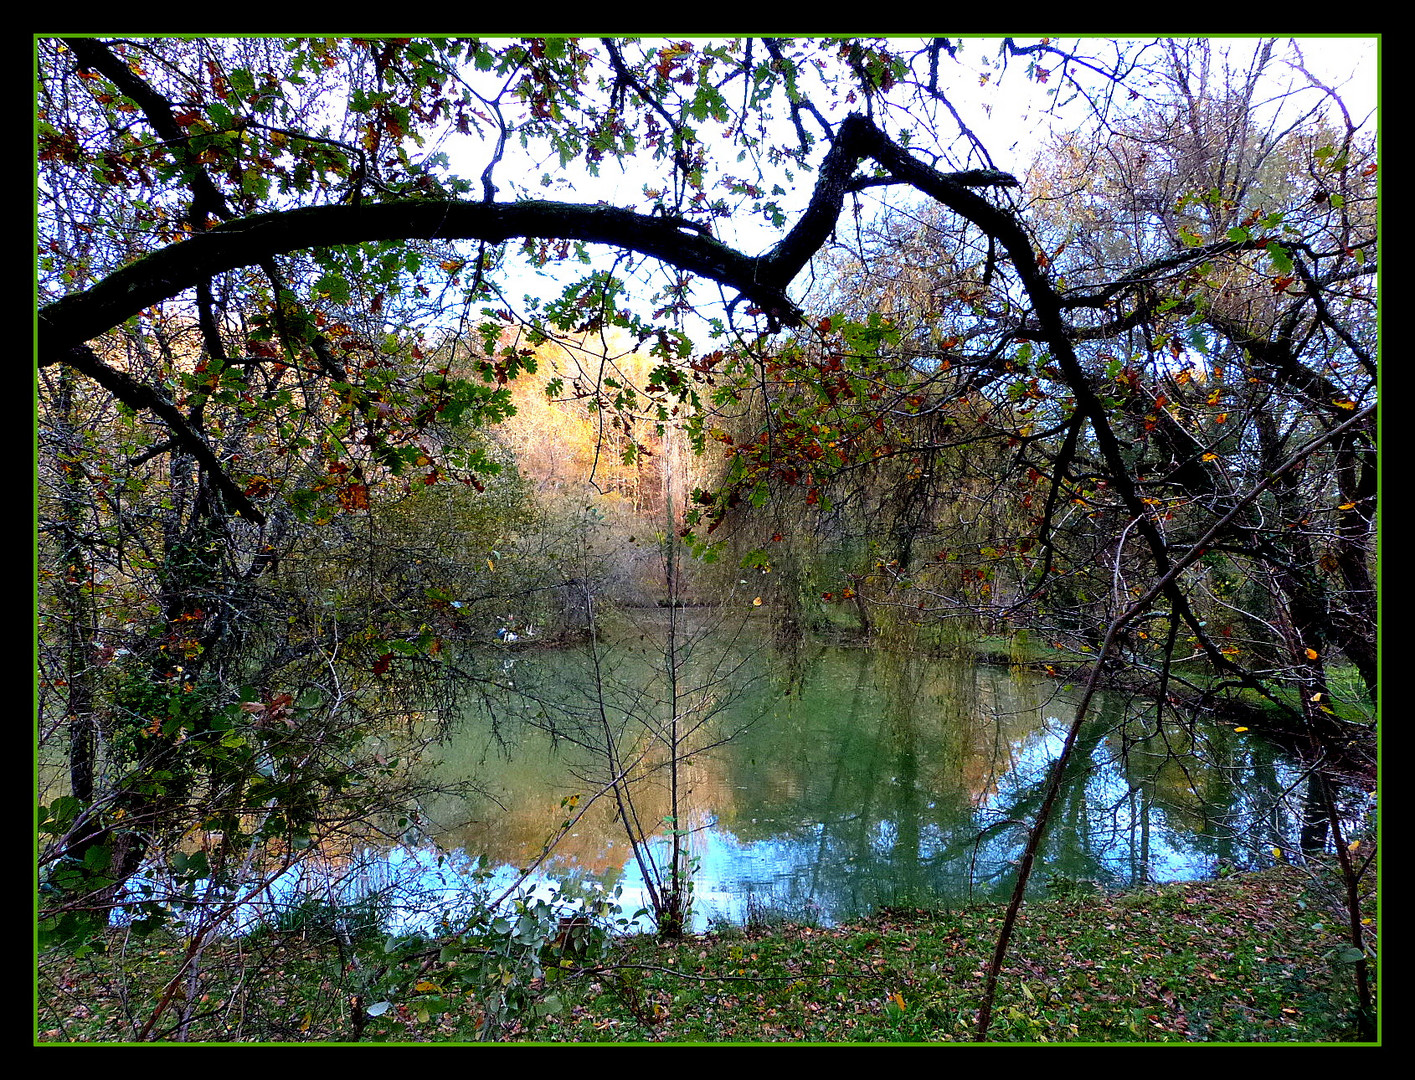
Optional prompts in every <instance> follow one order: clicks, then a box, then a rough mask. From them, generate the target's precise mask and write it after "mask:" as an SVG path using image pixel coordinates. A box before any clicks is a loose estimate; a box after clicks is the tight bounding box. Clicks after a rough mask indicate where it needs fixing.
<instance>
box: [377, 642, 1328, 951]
mask: <svg viewBox="0 0 1415 1080" xmlns="http://www.w3.org/2000/svg"><path fill="white" fill-rule="evenodd" d="M661 629H662V628H661V627H657V628H651V629H649V630H646V631H643V632H641V633H639V634H638V635H635V634H633V633H630V634H626V635H622V637H621V640H619V641H618V642H617V643H615V644H613V645H603V643H601V645H603V648H602V650H601V651H600V653H599V656H598V661H599V666H598V668H596V666H595V663H594V659H593V657H592V656H591V655H590V653H589V652H588V650H585V649H568V650H553V649H536V648H523V649H519V650H503V651H500V652H497V653H495V654H491V655H488V656H484V657H482V658H481V659H482V665H481V666H482V668H483V669H484V670H486V671H487V672H489V673H490V674H489V677H488V681H487V682H486V683H485V684H484V685H480V686H479V687H478V693H477V694H476V695H474V696H475V698H476V701H475V704H474V705H472V706H469V707H468V709H467V711H466V714H465V715H464V716H463V717H462V718H461V720H460V722H459V724H458V725H457V726H456V729H455V737H454V738H453V739H452V740H451V741H450V742H449V743H448V744H447V745H445V746H444V747H443V749H442V752H441V758H440V760H439V761H438V762H437V763H436V764H435V766H434V767H435V768H436V769H437V770H438V772H439V774H440V775H441V776H443V777H445V778H447V779H449V780H456V779H468V778H472V779H475V780H476V781H477V783H478V784H479V785H480V786H481V788H482V791H483V794H482V795H480V796H478V797H475V798H472V799H470V800H465V801H464V800H455V801H454V800H447V801H444V802H441V803H429V804H427V805H425V806H423V807H421V808H419V820H420V822H421V824H422V830H423V835H424V837H425V839H426V840H428V841H433V842H435V847H434V846H432V845H431V844H429V845H427V846H422V847H418V846H416V845H414V846H411V847H406V848H404V849H403V850H401V851H397V852H394V853H392V854H391V855H390V856H389V858H390V859H391V860H392V861H393V862H395V863H398V864H400V865H402V866H403V867H404V868H405V869H407V868H412V869H414V870H417V869H418V868H422V869H423V870H424V871H425V872H427V873H434V872H435V875H436V876H437V881H439V882H442V883H443V885H444V886H445V888H446V890H447V891H448V893H449V895H450V894H453V893H455V892H456V880H455V874H456V871H455V870H453V869H450V868H454V867H456V866H458V865H461V866H464V867H465V866H467V865H469V864H472V863H474V864H476V865H479V866H480V867H482V869H483V870H484V871H489V872H490V873H491V874H492V877H493V879H494V880H495V881H496V882H497V883H507V884H509V883H511V882H513V881H514V880H516V879H517V877H518V873H519V871H520V870H523V869H525V868H528V867H532V866H534V867H535V868H536V869H535V872H534V873H533V874H532V875H531V876H530V877H529V878H528V879H527V880H528V883H529V884H531V885H538V886H540V887H542V888H546V887H548V886H549V885H550V883H564V882H567V881H568V882H571V883H572V886H580V885H585V884H592V883H598V884H601V885H603V886H604V887H606V888H609V889H613V888H615V887H618V888H619V889H620V890H621V892H622V898H621V903H622V904H623V905H624V907H625V909H626V912H628V913H632V912H633V911H634V910H635V909H636V908H638V907H640V906H641V905H642V906H647V904H645V903H644V896H645V892H644V879H643V875H642V873H641V872H640V869H639V867H638V864H637V861H636V859H635V858H634V857H633V852H632V849H631V846H630V844H629V843H628V840H627V835H626V831H625V828H624V826H623V824H622V822H621V820H620V819H619V817H618V815H617V814H616V811H615V805H614V801H613V800H612V799H611V798H609V797H607V796H600V795H599V793H600V792H601V790H602V789H603V787H604V784H605V781H606V780H607V778H608V777H609V775H610V771H611V768H610V759H609V757H608V756H607V754H606V747H607V746H613V747H614V749H615V752H616V754H617V755H618V756H617V757H616V758H615V759H614V760H616V761H618V762H619V763H620V765H621V768H630V767H632V768H633V770H634V775H635V776H636V777H637V779H635V781H634V782H633V784H632V786H631V787H630V792H631V795H632V799H633V812H634V814H635V815H636V817H637V819H638V821H639V822H640V823H648V827H649V828H650V829H651V827H652V825H653V823H662V822H664V819H665V818H668V817H669V815H670V807H671V803H670V801H669V792H668V787H669V770H668V769H667V767H666V764H665V763H666V760H667V758H668V757H669V755H668V753H667V751H666V749H665V743H664V739H665V738H666V737H667V733H668V731H669V730H670V729H669V721H670V719H671V718H672V716H673V715H674V709H673V708H672V706H671V702H672V701H674V700H677V701H678V708H677V716H678V721H679V722H678V727H677V732H678V736H679V739H680V742H679V746H680V749H681V751H682V752H681V754H680V760H681V762H682V764H681V766H680V769H679V791H680V803H679V806H680V811H679V822H678V823H679V827H680V828H681V829H682V830H683V831H684V832H685V833H686V843H687V846H688V849H689V851H690V853H691V860H692V861H691V866H692V872H693V889H694V898H693V925H694V927H695V928H696V929H702V928H705V927H706V926H708V925H710V924H711V923H712V922H713V921H715V920H731V921H734V922H742V921H744V920H747V919H751V918H760V917H770V916H773V915H784V916H787V917H794V918H807V919H811V920H814V921H817V922H820V923H823V924H829V923H832V922H839V921H842V920H845V919H848V918H850V917H852V916H854V915H857V914H861V913H865V912H868V911H869V910H871V909H873V908H875V907H877V906H880V905H898V904H908V903H931V904H936V903H940V902H942V903H950V902H964V901H966V900H967V899H969V898H974V897H976V898H982V897H996V896H998V895H1001V894H1004V893H1005V892H1006V891H1008V890H1009V889H1010V888H1011V885H1012V883H1013V881H1014V880H1015V878H1014V873H1015V866H1014V860H1015V859H1017V858H1019V857H1020V854H1021V851H1022V846H1023V844H1024V842H1025V836H1026V826H1027V824H1028V823H1030V822H1031V820H1032V819H1033V818H1034V816H1035V812H1036V809H1037V806H1038V804H1039V802H1040V797H1041V790H1042V785H1043V783H1044V781H1045V778H1046V773H1047V769H1048V766H1049V765H1050V763H1051V761H1052V760H1053V759H1054V758H1055V756H1056V754H1057V753H1058V752H1059V749H1060V746H1061V742H1062V739H1063V737H1064V734H1065V731H1066V729H1067V727H1068V726H1069V725H1070V723H1071V721H1072V719H1073V717H1074V701H1075V700H1076V698H1077V697H1078V695H1079V688H1078V687H1073V686H1069V685H1067V684H1065V683H1063V682H1060V681H1058V680H1056V679H1053V678H1048V677H1043V676H1039V675H1037V674H1034V673H1031V672H1025V671H1022V670H1020V669H1008V668H1004V667H993V666H983V665H975V664H970V663H963V662H958V661H950V660H940V659H933V658H927V657H923V656H918V655H911V654H908V653H903V652H890V651H885V650H882V649H877V648H860V647H839V646H837V647H828V646H816V647H809V646H806V647H798V648H797V649H796V650H795V652H794V654H792V655H790V656H782V655H781V654H780V653H779V651H777V650H773V649H772V648H770V647H768V646H767V645H766V644H765V643H764V639H763V637H761V636H760V635H757V634H755V633H751V632H750V631H751V628H750V627H749V628H748V631H749V633H747V634H746V635H743V634H741V633H738V634H734V635H721V634H718V636H712V635H705V634H704V635H699V636H697V637H696V638H693V637H691V635H688V634H685V635H684V637H685V639H686V643H685V642H684V639H680V645H681V646H682V648H681V650H680V652H679V654H678V656H679V660H680V665H679V666H678V667H677V669H676V671H675V675H676V691H674V690H672V689H670V684H669V681H668V679H667V676H666V664H665V659H664V656H663V649H662V646H663V638H662V635H661V634H660V633H658V632H656V631H658V630H661ZM699 629H701V628H699ZM675 693H676V698H675ZM1093 716H1094V719H1093V721H1092V722H1090V723H1089V724H1088V726H1087V728H1086V730H1085V732H1084V734H1083V737H1082V739H1081V741H1080V742H1079V743H1078V746H1077V750H1076V755H1075V758H1074V766H1073V768H1072V770H1071V771H1070V775H1069V781H1068V784H1067V787H1066V790H1065V792H1064V794H1063V796H1062V799H1061V801H1060V802H1059V804H1058V806H1057V808H1056V810H1055V812H1054V818H1053V823H1052V826H1051V828H1050V830H1049V833H1048V836H1047V837H1046V840H1045V843H1044V846H1043V849H1042V852H1041V857H1040V860H1039V864H1038V869H1037V872H1036V873H1035V874H1034V875H1033V881H1034V883H1035V884H1036V887H1037V888H1038V889H1039V890H1045V889H1046V888H1048V887H1052V888H1056V887H1065V886H1066V884H1068V883H1070V882H1076V881H1084V882H1095V883H1097V884H1100V885H1103V886H1107V887H1114V886H1119V885H1125V884H1130V883H1135V882H1139V881H1146V880H1153V881H1165V880H1175V879H1185V878H1197V877H1204V876H1208V875H1211V874H1213V873H1214V872H1215V871H1216V870H1217V869H1218V868H1219V867H1220V866H1221V865H1225V864H1228V865H1234V866H1241V867H1253V866H1259V865H1264V864H1266V863H1269V862H1271V861H1272V860H1273V859H1274V858H1275V857H1293V855H1294V849H1295V847H1296V844H1297V836H1298V833H1299V831H1300V825H1301V813H1300V806H1298V805H1295V803H1294V802H1293V798H1294V794H1300V785H1299V784H1298V779H1299V777H1300V773H1299V771H1298V770H1297V769H1296V768H1295V767H1294V766H1293V765H1292V764H1290V763H1289V762H1287V761H1285V760H1284V759H1283V758H1282V756H1281V755H1280V754H1279V753H1278V752H1277V751H1276V750H1274V749H1273V748H1271V747H1270V746H1268V745H1267V744H1265V743H1263V742H1262V741H1260V740H1258V739H1255V738H1252V737H1250V736H1247V735H1245V734H1241V733H1237V732H1235V731H1234V730H1233V729H1232V728H1231V727H1225V726H1211V725H1204V724H1199V723H1196V722H1194V721H1192V720H1188V719H1185V718H1177V717H1173V716H1167V717H1166V718H1165V719H1164V720H1163V722H1162V723H1159V724H1157V723H1156V720H1155V717H1154V712H1153V707H1152V706H1151V705H1150V704H1149V703H1147V702H1145V701H1143V700H1139V699H1132V698H1130V697H1129V696H1127V695H1120V694H1109V695H1102V697H1101V698H1100V700H1099V701H1098V702H1097V703H1096V705H1094V706H1093ZM635 762H637V763H638V764H637V765H634V764H633V763H635ZM586 806H588V810H586ZM582 811H583V814H582V816H578V817H577V815H580V813H581V812H582ZM570 818H576V820H575V822H574V825H573V826H572V827H571V828H570V829H569V831H568V833H567V834H566V835H564V836H563V838H561V839H560V840H559V842H558V843H557V844H556V845H555V847H554V849H553V851H552V852H551V853H550V855H549V856H548V857H545V858H543V859H542V858H541V856H542V853H543V851H544V849H545V846H546V844H547V841H548V840H550V838H551V837H552V836H554V835H556V833H557V830H558V828H559V826H560V825H561V823H563V822H565V821H566V820H567V819H570ZM669 827H670V826H669V825H668V824H666V823H665V824H662V825H661V826H660V827H659V829H658V833H659V836H658V838H657V839H656V840H654V841H653V842H652V843H651V844H650V851H651V853H652V854H653V856H654V857H655V858H657V859H658V860H659V861H660V864H661V863H662V862H663V861H664V860H665V858H666V855H665V853H666V845H667V840H666V836H667V830H668V828H669ZM1275 849H1276V851H1278V852H1282V853H1283V854H1282V856H1275V854H1274V850H1275ZM433 851H440V852H443V853H446V852H455V853H457V856H458V859H465V860H466V861H463V862H461V863H459V862H458V861H457V860H456V859H454V860H453V861H451V862H449V861H448V860H447V859H445V858H442V859H440V860H438V859H436V858H434V856H433V855H432V854H431V853H432V852H433ZM449 874H451V875H452V876H451V877H450V878H449V876H448V875H449Z"/></svg>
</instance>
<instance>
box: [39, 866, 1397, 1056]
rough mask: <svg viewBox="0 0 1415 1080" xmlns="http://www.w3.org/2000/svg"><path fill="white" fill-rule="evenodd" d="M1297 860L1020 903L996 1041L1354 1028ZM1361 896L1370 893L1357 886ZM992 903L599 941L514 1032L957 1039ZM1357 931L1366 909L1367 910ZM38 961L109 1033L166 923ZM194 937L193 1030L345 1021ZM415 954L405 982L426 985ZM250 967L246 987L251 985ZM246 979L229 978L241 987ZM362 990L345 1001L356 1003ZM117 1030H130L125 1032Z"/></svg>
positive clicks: (58, 1007) (331, 996)
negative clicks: (102, 946)
mask: <svg viewBox="0 0 1415 1080" xmlns="http://www.w3.org/2000/svg"><path fill="white" fill-rule="evenodd" d="M1318 884H1319V882H1318V879H1314V878H1313V877H1311V876H1309V875H1308V874H1306V873H1303V872H1300V871H1298V870H1295V869H1292V868H1288V867H1281V868H1278V869H1275V870H1271V871H1266V872H1264V873H1261V874H1254V875H1235V876H1232V877H1229V878H1226V879H1224V880H1220V881H1215V882H1203V883H1188V884H1175V885H1167V886H1162V887H1149V888H1145V889H1141V890H1137V891H1134V892H1130V893H1127V894H1121V895H1105V894H1101V893H1097V892H1093V891H1089V890H1087V889H1085V888H1081V887H1069V888H1065V889H1062V890H1058V892H1059V894H1058V895H1056V896H1054V897H1053V898H1052V899H1050V900H1047V901H1040V902H1036V903H1033V904H1029V905H1028V906H1027V908H1026V909H1025V913H1024V916H1023V920H1022V923H1021V925H1020V929H1019V932H1018V935H1017V938H1016V939H1015V943H1014V947H1013V949H1012V952H1011V955H1010V956H1009V962H1008V965H1007V968H1006V971H1005V975H1004V977H1003V980H1002V982H1001V989H1000V994H999V999H998V1005H997V1009H996V1012H995V1022H994V1027H993V1031H992V1033H991V1036H992V1039H993V1040H995V1041H1007V1042H1037V1043H1040V1042H1099V1043H1112V1042H1195V1041H1198V1042H1238V1043H1250V1042H1345V1041H1351V1040H1352V1039H1353V1038H1354V1023H1353V1009H1354V993H1353V991H1352V978H1351V967H1350V965H1349V964H1348V963H1343V962H1342V960H1341V957H1340V953H1341V950H1342V945H1343V942H1342V940H1341V938H1340V928H1341V925H1342V921H1341V919H1340V918H1339V917H1338V915H1337V913H1336V912H1335V911H1333V910H1332V909H1331V908H1330V907H1329V906H1328V899H1329V898H1327V897H1324V896H1322V895H1320V891H1319V890H1316V888H1315V887H1316V886H1317V885H1318ZM1371 910H1372V911H1374V903H1372V905H1371ZM1001 916H1002V909H1001V907H1000V906H997V905H974V906H970V907H967V908H964V909H961V910H952V911H922V910H912V909H908V910H893V911H886V912H882V913H880V914H879V915H877V916H876V917H874V918H871V919H869V920H867V921H864V922H861V923H858V924H855V925H851V926H845V927H837V928H828V929H827V928H821V927H803V926H797V925H781V926H774V927H770V928H766V927H762V928H758V929H728V930H725V931H722V932H719V933H716V934H712V935H704V936H693V937H689V938H686V939H684V940H682V941H680V942H676V943H671V944H665V943H659V942H657V941H654V940H653V939H651V938H633V939H628V940H625V941H621V942H618V943H616V944H615V945H614V946H613V947H612V949H611V951H610V953H609V955H608V956H607V957H605V959H604V961H603V962H602V963H601V964H599V965H596V966H595V967H592V968H586V969H583V970H573V969H571V970H567V972H566V977H565V978H563V979H561V980H560V981H559V982H558V984H557V985H556V987H555V988H554V989H555V993H556V995H557V996H558V998H559V999H560V1003H561V1008H560V1009H559V1011H558V1012H554V1013H551V1014H548V1015H544V1016H535V1017H532V1016H531V1015H530V1014H526V1015H525V1016H524V1018H523V1019H522V1020H521V1021H520V1022H518V1023H517V1024H515V1025H514V1026H513V1027H512V1028H510V1029H509V1030H506V1031H504V1032H503V1033H502V1037H503V1038H505V1039H508V1040H511V1041H518V1042H557V1043H558V1042H567V1043H649V1042H746V1043H784V1042H945V1041H959V1042H964V1041H968V1040H969V1039H971V1037H972V1024H973V1018H974V1016H975V1013H976V1009H977V1005H978V1000H979V994H980V991H981V987H982V971H983V968H984V966H985V965H986V963H987V961H988V958H989V956H990V954H991V949H992V946H993V942H994V940H995V938H996V932H997V927H998V925H999V922H1000V919H1001ZM1368 930H1369V931H1370V941H1371V942H1374V933H1375V927H1374V925H1372V926H1370V927H1368ZM114 945H115V946H121V948H119V947H115V948H110V950H109V952H108V954H107V955H104V956H90V957H85V958H83V959H82V960H76V961H75V960H66V961H63V962H62V963H60V962H51V963H49V964H47V965H44V967H43V968H42V975H41V983H40V989H39V998H40V1010H39V1027H40V1031H41V1038H42V1039H43V1040H44V1041H47V1042H91V1041H114V1040H116V1041H122V1040H123V1038H124V1036H123V1035H122V1031H123V1025H124V1024H125V1023H130V1022H131V1018H132V1017H138V1016H141V1015H143V1012H144V1009H145V1008H148V1007H150V1004H151V1003H153V1002H155V1001H156V1000H157V996H158V995H159V994H160V992H161V989H162V986H163V984H164V983H165V982H166V981H168V980H170V979H171V978H172V975H173V972H174V958H176V957H179V956H180V955H181V949H182V946H181V943H180V942H173V941H168V942H165V943H164V942H161V941H156V940H149V941H148V942H146V943H143V945H142V946H141V947H135V944H134V943H131V942H116V941H115V943H114ZM220 948H221V949H222V950H223V952H222V953H221V954H220V955H217V954H214V953H212V954H209V955H208V956H207V957H206V960H205V965H206V970H207V972H208V974H207V975H205V976H204V977H203V978H202V979H201V980H199V982H200V985H199V986H197V987H195V988H194V989H193V991H192V992H193V993H199V994H200V995H201V998H200V1003H199V1004H200V1007H198V1008H196V1009H194V1010H192V1012H193V1016H194V1018H195V1019H194V1021H193V1023H192V1026H191V1028H190V1030H189V1032H188V1037H189V1038H191V1039H193V1040H208V1041H226V1040H232V1039H241V1040H243V1041H265V1042H271V1041H289V1042H314V1041H348V1040H349V1039H350V1038H351V1032H353V1031H354V1030H355V1027H354V1025H353V1016H352V1008H353V1004H352V1003H353V1000H354V996H355V994H356V993H357V992H358V978H359V976H360V973H361V972H363V973H367V972H368V971H369V970H371V969H372V967H373V965H375V964H377V963H378V962H379V961H380V957H379V953H380V951H381V950H380V949H379V948H378V946H377V944H376V943H370V946H369V948H368V949H367V952H366V955H365V956H363V957H362V958H358V959H355V958H354V957H352V956H350V955H344V956H338V955H331V950H330V949H329V948H328V947H321V946H320V945H319V943H318V942H317V941H316V940H315V939H313V938H311V937H310V936H309V935H308V934H306V935H305V936H304V937H303V938H302V937H301V936H300V935H298V934H291V935H286V936H285V937H284V938H282V939H280V940H278V941H275V940H273V939H271V940H267V941H265V942H264V943H261V942H254V943H249V942H247V943H239V944H236V943H228V944H223V945H222V946H220ZM437 978H438V976H437V973H436V970H435V969H430V970H428V971H427V973H426V982H425V984H424V987H423V989H424V993H425V995H427V996H431V995H433V994H435V992H436V981H437ZM254 987H259V991H258V992H256V991H254V990H253V988H254ZM243 988H244V989H243ZM367 1000H368V999H366V998H365V999H362V1002H363V1003H366V1002H367ZM449 1004H450V1005H451V1007H450V1008H447V1011H445V1012H440V1013H437V1012H435V1011H434V1012H430V1011H428V1010H426V1009H424V1008H421V1007H420V1006H419V1001H418V999H417V998H416V997H415V998H413V999H410V1000H408V1001H405V1002H401V1003H400V1004H399V1005H398V1006H397V1007H394V1008H390V1009H389V1010H388V1011H387V1012H385V1013H384V1014H383V1015H381V1016H379V1017H376V1018H370V1019H368V1020H367V1021H366V1022H365V1024H364V1026H363V1030H362V1031H361V1032H360V1033H359V1034H360V1038H361V1040H362V1041H380V1042H398V1043H435V1042H460V1041H472V1040H474V1039H475V1038H476V1033H477V1027H478V1024H479V1021H480V1017H481V1009H480V1007H479V1004H478V1001H477V999H476V996H475V995H465V996H463V997H461V998H458V999H456V1000H455V1001H454V1002H451V1003H449ZM129 1037H130V1036H129Z"/></svg>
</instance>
